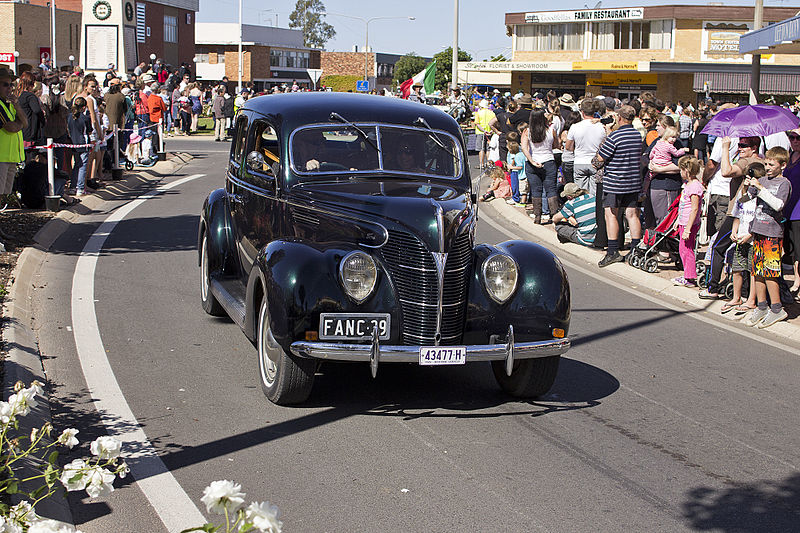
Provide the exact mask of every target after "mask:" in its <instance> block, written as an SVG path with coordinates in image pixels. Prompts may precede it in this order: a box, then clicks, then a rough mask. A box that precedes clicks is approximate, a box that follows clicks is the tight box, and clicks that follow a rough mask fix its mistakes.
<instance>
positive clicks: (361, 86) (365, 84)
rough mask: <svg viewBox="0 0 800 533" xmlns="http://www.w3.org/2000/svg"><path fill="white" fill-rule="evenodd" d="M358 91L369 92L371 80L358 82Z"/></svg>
mask: <svg viewBox="0 0 800 533" xmlns="http://www.w3.org/2000/svg"><path fill="white" fill-rule="evenodd" d="M356 91H358V92H362V93H365V92H367V91H369V80H358V81H357V82H356Z"/></svg>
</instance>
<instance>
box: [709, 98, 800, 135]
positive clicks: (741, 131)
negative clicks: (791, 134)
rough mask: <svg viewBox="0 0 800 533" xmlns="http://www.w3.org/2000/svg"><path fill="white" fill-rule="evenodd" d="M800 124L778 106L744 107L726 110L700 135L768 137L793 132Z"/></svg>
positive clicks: (791, 114)
mask: <svg viewBox="0 0 800 533" xmlns="http://www.w3.org/2000/svg"><path fill="white" fill-rule="evenodd" d="M798 124H800V119H799V118H797V117H796V116H795V115H794V114H793V113H792V112H791V111H789V110H788V109H786V108H784V107H780V106H777V105H760V104H759V105H743V106H739V107H734V108H731V109H724V110H722V111H720V112H719V113H717V114H716V115H714V116H713V117H712V118H711V120H709V121H708V124H706V127H705V128H703V131H701V132H700V133H707V134H709V135H716V136H717V137H725V136H726V135H727V136H728V137H766V136H767V135H772V134H773V133H780V132H782V131H788V130H793V129H795V128H797V126H798Z"/></svg>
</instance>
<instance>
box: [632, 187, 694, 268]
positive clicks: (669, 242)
mask: <svg viewBox="0 0 800 533" xmlns="http://www.w3.org/2000/svg"><path fill="white" fill-rule="evenodd" d="M680 202H681V197H680V196H678V197H677V198H675V201H673V202H672V204H671V205H670V206H669V209H668V210H667V214H666V215H665V216H664V218H663V219H662V220H661V222H659V223H658V225H657V226H656V227H655V228H654V229H647V230H645V232H644V236H643V237H642V240H641V241H639V244H638V245H637V246H636V248H634V249H633V250H632V251H631V253H629V254H628V256H627V257H626V258H625V259H626V261H627V262H628V264H629V265H631V266H632V267H634V268H640V269H642V270H644V271H645V272H649V273H651V274H653V273H655V272H658V253H659V252H666V253H669V254H670V255H671V256H672V257H674V258H675V262H676V265H677V266H678V268H682V265H681V262H680V258H679V256H678V246H679V239H680V235H678V209H679V207H680ZM696 254H697V252H696V251H695V255H696ZM705 271H706V264H705V263H704V262H702V261H697V277H698V279H704V278H705Z"/></svg>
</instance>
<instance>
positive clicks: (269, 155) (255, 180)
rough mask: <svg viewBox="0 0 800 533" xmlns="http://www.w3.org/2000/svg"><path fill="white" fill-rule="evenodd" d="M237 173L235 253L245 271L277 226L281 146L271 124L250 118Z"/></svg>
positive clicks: (278, 220) (273, 236)
mask: <svg viewBox="0 0 800 533" xmlns="http://www.w3.org/2000/svg"><path fill="white" fill-rule="evenodd" d="M244 154H245V155H244V164H243V165H242V167H241V172H240V180H239V181H240V183H239V186H240V195H241V204H240V209H239V211H238V213H239V214H238V217H237V220H236V224H237V226H238V232H239V255H240V259H241V262H242V266H243V268H244V270H245V272H246V273H248V274H249V272H250V268H251V267H252V265H253V263H254V262H255V260H256V257H257V256H258V253H259V251H260V250H261V249H262V248H263V247H264V246H266V245H267V244H268V243H269V242H271V241H272V240H273V239H274V238H275V236H276V235H277V232H278V229H279V228H280V216H279V213H280V206H279V205H278V192H279V188H278V176H279V175H280V168H281V149H280V142H279V140H278V135H277V128H276V127H275V124H274V123H273V122H271V121H269V120H267V119H265V118H253V120H252V121H251V122H250V125H249V127H248V134H247V142H246V145H245V149H244Z"/></svg>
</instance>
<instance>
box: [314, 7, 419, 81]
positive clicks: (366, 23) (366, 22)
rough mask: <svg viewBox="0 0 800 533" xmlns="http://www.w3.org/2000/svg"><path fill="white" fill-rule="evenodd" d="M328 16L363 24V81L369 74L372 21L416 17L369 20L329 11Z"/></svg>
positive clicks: (415, 18) (373, 18) (411, 18)
mask: <svg viewBox="0 0 800 533" xmlns="http://www.w3.org/2000/svg"><path fill="white" fill-rule="evenodd" d="M327 14H328V15H337V16H339V17H346V18H351V19H356V20H360V21H361V22H363V23H364V26H365V31H364V80H368V79H369V76H368V72H369V23H370V22H372V21H373V20H387V19H407V20H417V17H372V18H369V19H365V18H363V17H356V16H353V15H344V14H342V13H331V12H330V11H329V12H328V13H327Z"/></svg>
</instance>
